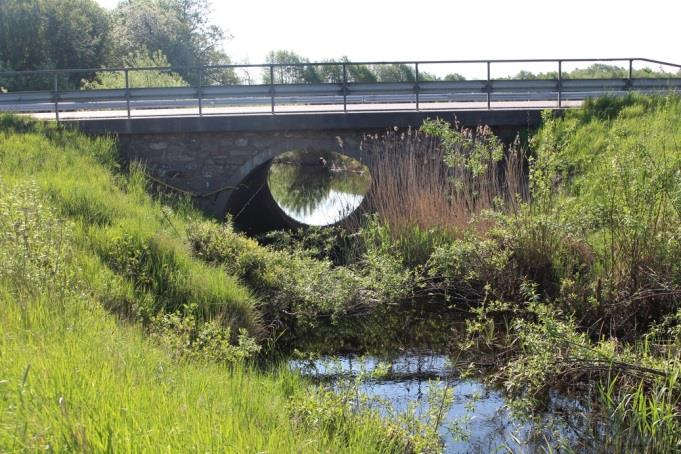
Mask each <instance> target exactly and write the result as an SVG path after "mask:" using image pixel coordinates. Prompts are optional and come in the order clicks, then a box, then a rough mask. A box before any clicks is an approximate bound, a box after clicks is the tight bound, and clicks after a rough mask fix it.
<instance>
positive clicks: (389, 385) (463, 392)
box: [290, 354, 556, 453]
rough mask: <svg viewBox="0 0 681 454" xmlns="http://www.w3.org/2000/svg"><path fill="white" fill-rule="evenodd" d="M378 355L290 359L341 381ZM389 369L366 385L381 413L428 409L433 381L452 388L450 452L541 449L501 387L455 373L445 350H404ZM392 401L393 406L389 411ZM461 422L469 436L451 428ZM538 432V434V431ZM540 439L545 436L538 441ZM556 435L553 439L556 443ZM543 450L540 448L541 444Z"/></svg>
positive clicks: (367, 367)
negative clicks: (509, 405)
mask: <svg viewBox="0 0 681 454" xmlns="http://www.w3.org/2000/svg"><path fill="white" fill-rule="evenodd" d="M378 362H379V360H377V359H376V358H374V357H365V358H358V357H353V356H343V357H340V358H337V359H335V360H333V361H332V360H329V359H328V358H322V359H320V360H318V361H314V362H310V361H291V362H290V365H291V367H292V368H294V369H297V370H300V371H301V372H302V373H303V374H304V375H309V376H313V377H317V378H320V379H324V380H328V381H329V382H330V383H334V382H337V380H338V379H339V377H341V376H343V377H346V378H351V377H353V376H356V375H357V374H359V373H360V372H364V373H368V372H370V371H371V370H373V369H374V368H375V367H376V365H377V364H378ZM382 363H384V364H385V363H387V364H389V365H390V368H389V373H388V375H387V376H386V377H384V378H382V379H368V380H367V381H365V382H364V383H363V384H362V385H361V387H360V388H361V390H362V391H363V392H364V393H366V394H367V395H368V396H370V397H372V398H377V399H379V400H380V401H381V402H382V404H375V406H376V407H377V408H378V409H379V411H380V412H381V414H383V415H384V416H386V415H388V414H392V415H394V414H395V412H404V411H406V410H407V408H408V406H409V405H412V406H413V407H414V409H415V411H416V414H418V415H424V414H426V412H427V411H428V406H429V393H430V386H431V384H432V385H433V386H437V387H438V388H440V389H442V388H443V387H445V386H449V387H450V389H452V390H453V404H452V406H451V408H450V409H449V411H448V412H447V414H446V416H445V418H444V423H443V426H442V427H441V428H440V435H441V436H442V439H443V440H444V442H445V452H447V453H471V452H474V453H477V452H481V453H487V452H534V450H535V449H537V448H540V446H541V443H540V446H537V445H536V444H533V443H532V442H531V441H530V440H531V438H532V437H531V435H532V430H531V425H530V424H528V423H522V422H520V421H518V420H516V419H514V418H513V417H512V415H511V414H510V412H509V411H508V409H507V407H506V404H507V403H506V400H505V399H504V397H503V396H502V395H501V394H500V393H499V392H497V391H494V390H492V389H489V388H487V387H486V386H485V385H484V384H483V383H482V382H480V381H477V380H474V379H460V378H454V376H455V374H453V372H454V371H453V370H452V369H451V367H450V366H449V365H448V361H447V358H446V357H445V356H443V355H430V354H426V355H418V354H411V355H403V356H400V357H397V358H395V359H392V360H390V361H382ZM385 405H388V406H389V407H390V408H391V410H390V411H389V410H387V409H386V407H385ZM453 425H454V426H457V427H460V428H462V429H463V430H464V433H466V434H468V435H469V438H468V439H467V440H461V439H459V438H458V437H456V436H455V435H454V433H455V432H452V431H450V430H448V428H447V427H451V426H453ZM535 435H536V433H535ZM537 441H541V440H537ZM555 442H556V440H553V442H552V443H551V444H552V445H554V446H555ZM539 451H541V448H540V449H539Z"/></svg>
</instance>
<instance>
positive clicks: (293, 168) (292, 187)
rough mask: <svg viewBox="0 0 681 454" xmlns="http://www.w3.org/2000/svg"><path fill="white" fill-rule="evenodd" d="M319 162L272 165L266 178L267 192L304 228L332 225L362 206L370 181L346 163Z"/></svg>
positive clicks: (278, 162)
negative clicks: (304, 226)
mask: <svg viewBox="0 0 681 454" xmlns="http://www.w3.org/2000/svg"><path fill="white" fill-rule="evenodd" d="M320 159H321V158H319V157H314V159H312V160H311V159H309V158H308V159H307V161H302V162H301V160H293V159H291V160H279V161H275V162H274V163H273V164H272V166H271V168H270V174H269V178H268V185H269V188H270V192H271V193H272V196H273V197H274V200H275V201H276V202H277V204H278V205H279V207H280V208H281V209H282V210H283V211H284V212H285V213H286V214H287V215H288V216H290V217H291V218H292V219H294V220H296V221H298V222H300V223H303V224H307V225H316V226H323V225H331V224H335V223H336V222H338V221H340V220H342V219H344V218H345V217H347V216H348V215H350V214H351V213H352V212H353V211H355V209H357V207H359V205H360V204H361V203H362V200H363V199H364V196H365V195H366V193H367V191H368V189H369V185H370V182H371V177H370V176H369V173H368V170H365V169H364V168H362V167H359V166H353V165H348V164H347V160H345V159H343V160H341V159H337V160H332V159H329V160H324V164H322V163H320V162H319V160H320Z"/></svg>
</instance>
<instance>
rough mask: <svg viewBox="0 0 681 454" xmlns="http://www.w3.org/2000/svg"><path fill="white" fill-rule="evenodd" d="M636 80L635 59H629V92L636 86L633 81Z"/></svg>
mask: <svg viewBox="0 0 681 454" xmlns="http://www.w3.org/2000/svg"><path fill="white" fill-rule="evenodd" d="M633 78H634V59H633V58H630V59H629V90H631V89H632V88H633V86H634V83H633V80H632V79H633Z"/></svg>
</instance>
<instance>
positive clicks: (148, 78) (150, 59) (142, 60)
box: [82, 50, 188, 90]
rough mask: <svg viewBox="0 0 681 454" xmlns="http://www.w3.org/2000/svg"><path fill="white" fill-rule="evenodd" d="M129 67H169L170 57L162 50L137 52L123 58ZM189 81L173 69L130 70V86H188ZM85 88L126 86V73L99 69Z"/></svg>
mask: <svg viewBox="0 0 681 454" xmlns="http://www.w3.org/2000/svg"><path fill="white" fill-rule="evenodd" d="M123 64H124V66H125V67H127V68H144V67H147V68H149V67H167V66H170V65H169V63H168V59H167V58H166V56H165V55H163V53H161V51H160V50H159V51H156V52H155V53H153V54H151V55H148V54H146V53H144V52H135V53H132V54H130V55H128V57H126V58H125V60H123ZM187 85H188V84H187V82H186V81H185V80H184V79H183V78H182V76H180V75H179V74H177V73H175V72H172V71H152V70H149V71H129V73H128V87H129V88H149V87H156V88H161V87H186V86H187ZM82 88H83V89H84V90H97V89H102V88H125V73H124V72H123V71H115V72H113V71H99V72H97V74H96V76H95V78H94V80H92V81H86V80H84V81H83V83H82Z"/></svg>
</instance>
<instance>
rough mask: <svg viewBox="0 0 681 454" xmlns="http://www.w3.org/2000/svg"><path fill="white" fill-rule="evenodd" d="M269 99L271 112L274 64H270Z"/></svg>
mask: <svg viewBox="0 0 681 454" xmlns="http://www.w3.org/2000/svg"><path fill="white" fill-rule="evenodd" d="M270 99H271V101H272V113H274V65H273V64H271V65H270Z"/></svg>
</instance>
